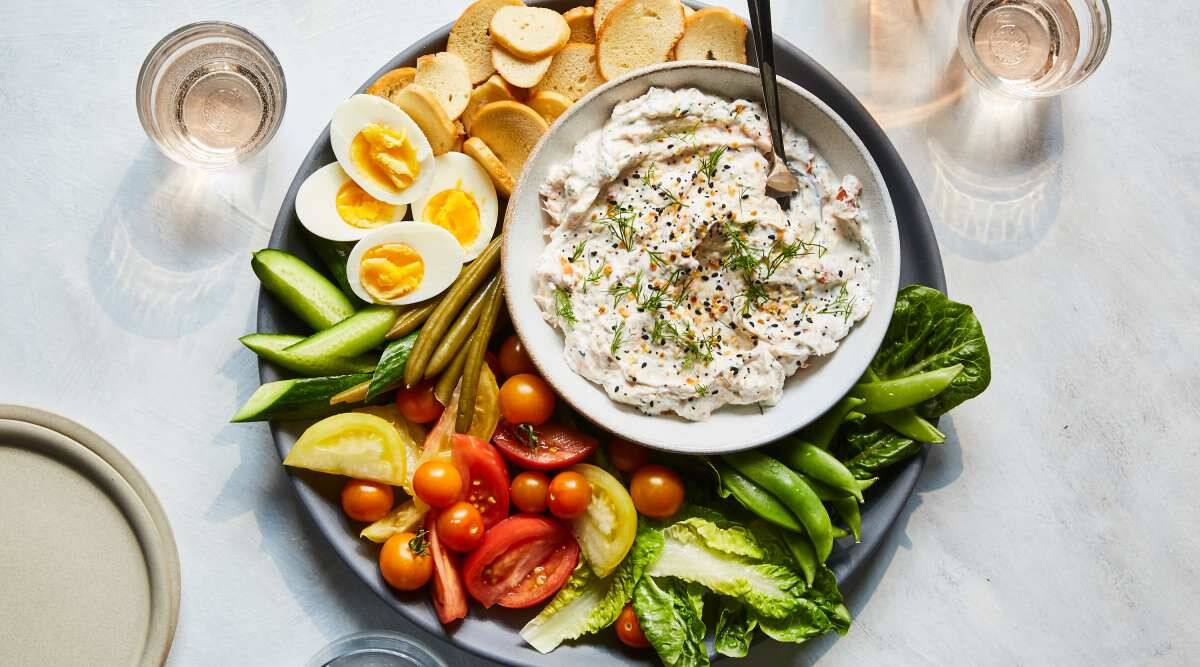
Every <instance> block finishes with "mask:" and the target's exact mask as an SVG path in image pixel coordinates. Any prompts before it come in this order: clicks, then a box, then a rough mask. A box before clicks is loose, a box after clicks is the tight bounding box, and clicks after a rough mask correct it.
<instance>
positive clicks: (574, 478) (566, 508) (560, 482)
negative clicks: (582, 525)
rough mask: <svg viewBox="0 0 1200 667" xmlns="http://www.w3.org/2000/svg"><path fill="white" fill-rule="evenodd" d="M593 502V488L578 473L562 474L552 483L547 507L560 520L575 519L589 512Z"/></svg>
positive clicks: (556, 476)
mask: <svg viewBox="0 0 1200 667" xmlns="http://www.w3.org/2000/svg"><path fill="white" fill-rule="evenodd" d="M591 500H592V487H591V485H590V484H588V481H587V480H586V479H584V478H583V475H580V474H579V473H577V472H573V471H571V470H567V471H566V472H560V473H558V474H557V475H555V476H554V479H553V480H551V481H550V493H549V494H548V495H547V496H546V505H547V506H548V507H549V508H550V513H551V514H553V515H554V516H556V517H558V518H560V519H574V518H575V517H577V516H579V515H580V514H583V513H584V512H586V511H587V508H588V503H589V502H591Z"/></svg>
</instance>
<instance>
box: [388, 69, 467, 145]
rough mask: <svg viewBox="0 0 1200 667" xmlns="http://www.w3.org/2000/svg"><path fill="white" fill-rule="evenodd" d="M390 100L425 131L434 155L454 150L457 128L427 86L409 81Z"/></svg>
mask: <svg viewBox="0 0 1200 667" xmlns="http://www.w3.org/2000/svg"><path fill="white" fill-rule="evenodd" d="M392 102H393V103H394V104H395V105H396V106H398V107H400V108H401V109H402V110H403V111H404V113H406V114H408V115H409V116H411V117H412V119H413V122H414V123H416V124H417V127H419V128H421V131H422V132H424V133H425V138H426V139H428V140H429V146H430V147H431V148H432V149H433V154H434V155H441V154H442V153H448V152H450V151H452V150H454V144H455V142H457V141H458V128H457V127H455V126H454V123H453V121H451V119H450V117H449V116H447V115H446V110H445V109H443V108H442V105H441V103H440V102H438V99H437V97H436V96H434V94H433V93H432V92H430V91H429V89H428V88H426V87H425V86H422V85H421V84H419V83H410V84H408V85H407V86H405V87H404V88H403V89H401V90H400V92H398V93H396V95H395V97H394V98H392Z"/></svg>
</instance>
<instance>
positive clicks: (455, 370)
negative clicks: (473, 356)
mask: <svg viewBox="0 0 1200 667" xmlns="http://www.w3.org/2000/svg"><path fill="white" fill-rule="evenodd" d="M467 342H470V341H467ZM467 347H468V346H467V345H463V346H462V347H461V348H459V350H458V354H456V355H454V360H453V361H451V362H450V365H449V366H447V367H446V370H444V371H442V374H441V375H439V376H438V381H437V384H435V385H433V395H434V396H436V397H437V400H438V402H440V403H441V404H442V405H449V404H450V398H451V397H452V396H453V395H454V387H455V386H457V385H458V379H459V378H461V377H462V371H463V366H466V365H467Z"/></svg>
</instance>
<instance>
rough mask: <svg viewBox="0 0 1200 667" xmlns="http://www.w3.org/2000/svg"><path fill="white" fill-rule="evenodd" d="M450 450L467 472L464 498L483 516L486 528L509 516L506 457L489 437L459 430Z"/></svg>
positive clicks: (455, 460) (457, 462) (456, 462)
mask: <svg viewBox="0 0 1200 667" xmlns="http://www.w3.org/2000/svg"><path fill="white" fill-rule="evenodd" d="M451 452H452V453H453V454H452V455H453V457H454V465H456V466H457V467H458V469H459V470H460V471H465V473H466V474H464V475H463V480H464V481H465V482H466V486H465V487H464V488H465V491H464V496H465V497H464V500H466V501H467V502H469V503H471V504H472V505H474V506H475V509H477V510H479V513H480V514H481V515H482V516H483V527H484V529H485V530H486V529H488V528H491V527H492V526H494V525H496V524H497V523H500V521H502V520H503V519H504V517H506V516H508V468H507V467H506V466H505V465H504V459H503V458H502V457H501V456H500V454H499V452H497V451H496V448H495V447H492V446H491V445H490V444H488V442H487V441H486V440H481V439H479V438H476V437H475V436H473V435H466V434H462V433H456V434H455V435H454V438H453V440H452V444H451Z"/></svg>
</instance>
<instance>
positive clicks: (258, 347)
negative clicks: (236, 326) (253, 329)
mask: <svg viewBox="0 0 1200 667" xmlns="http://www.w3.org/2000/svg"><path fill="white" fill-rule="evenodd" d="M238 340H239V341H241V342H242V345H245V346H246V347H248V348H250V350H251V351H252V352H254V353H255V354H259V352H260V351H262V352H278V351H280V350H282V349H283V348H285V347H291V346H292V345H295V344H296V343H299V342H300V341H302V340H304V336H294V335H292V334H264V333H253V334H246V335H245V336H242V337H241V338H239V339H238Z"/></svg>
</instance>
